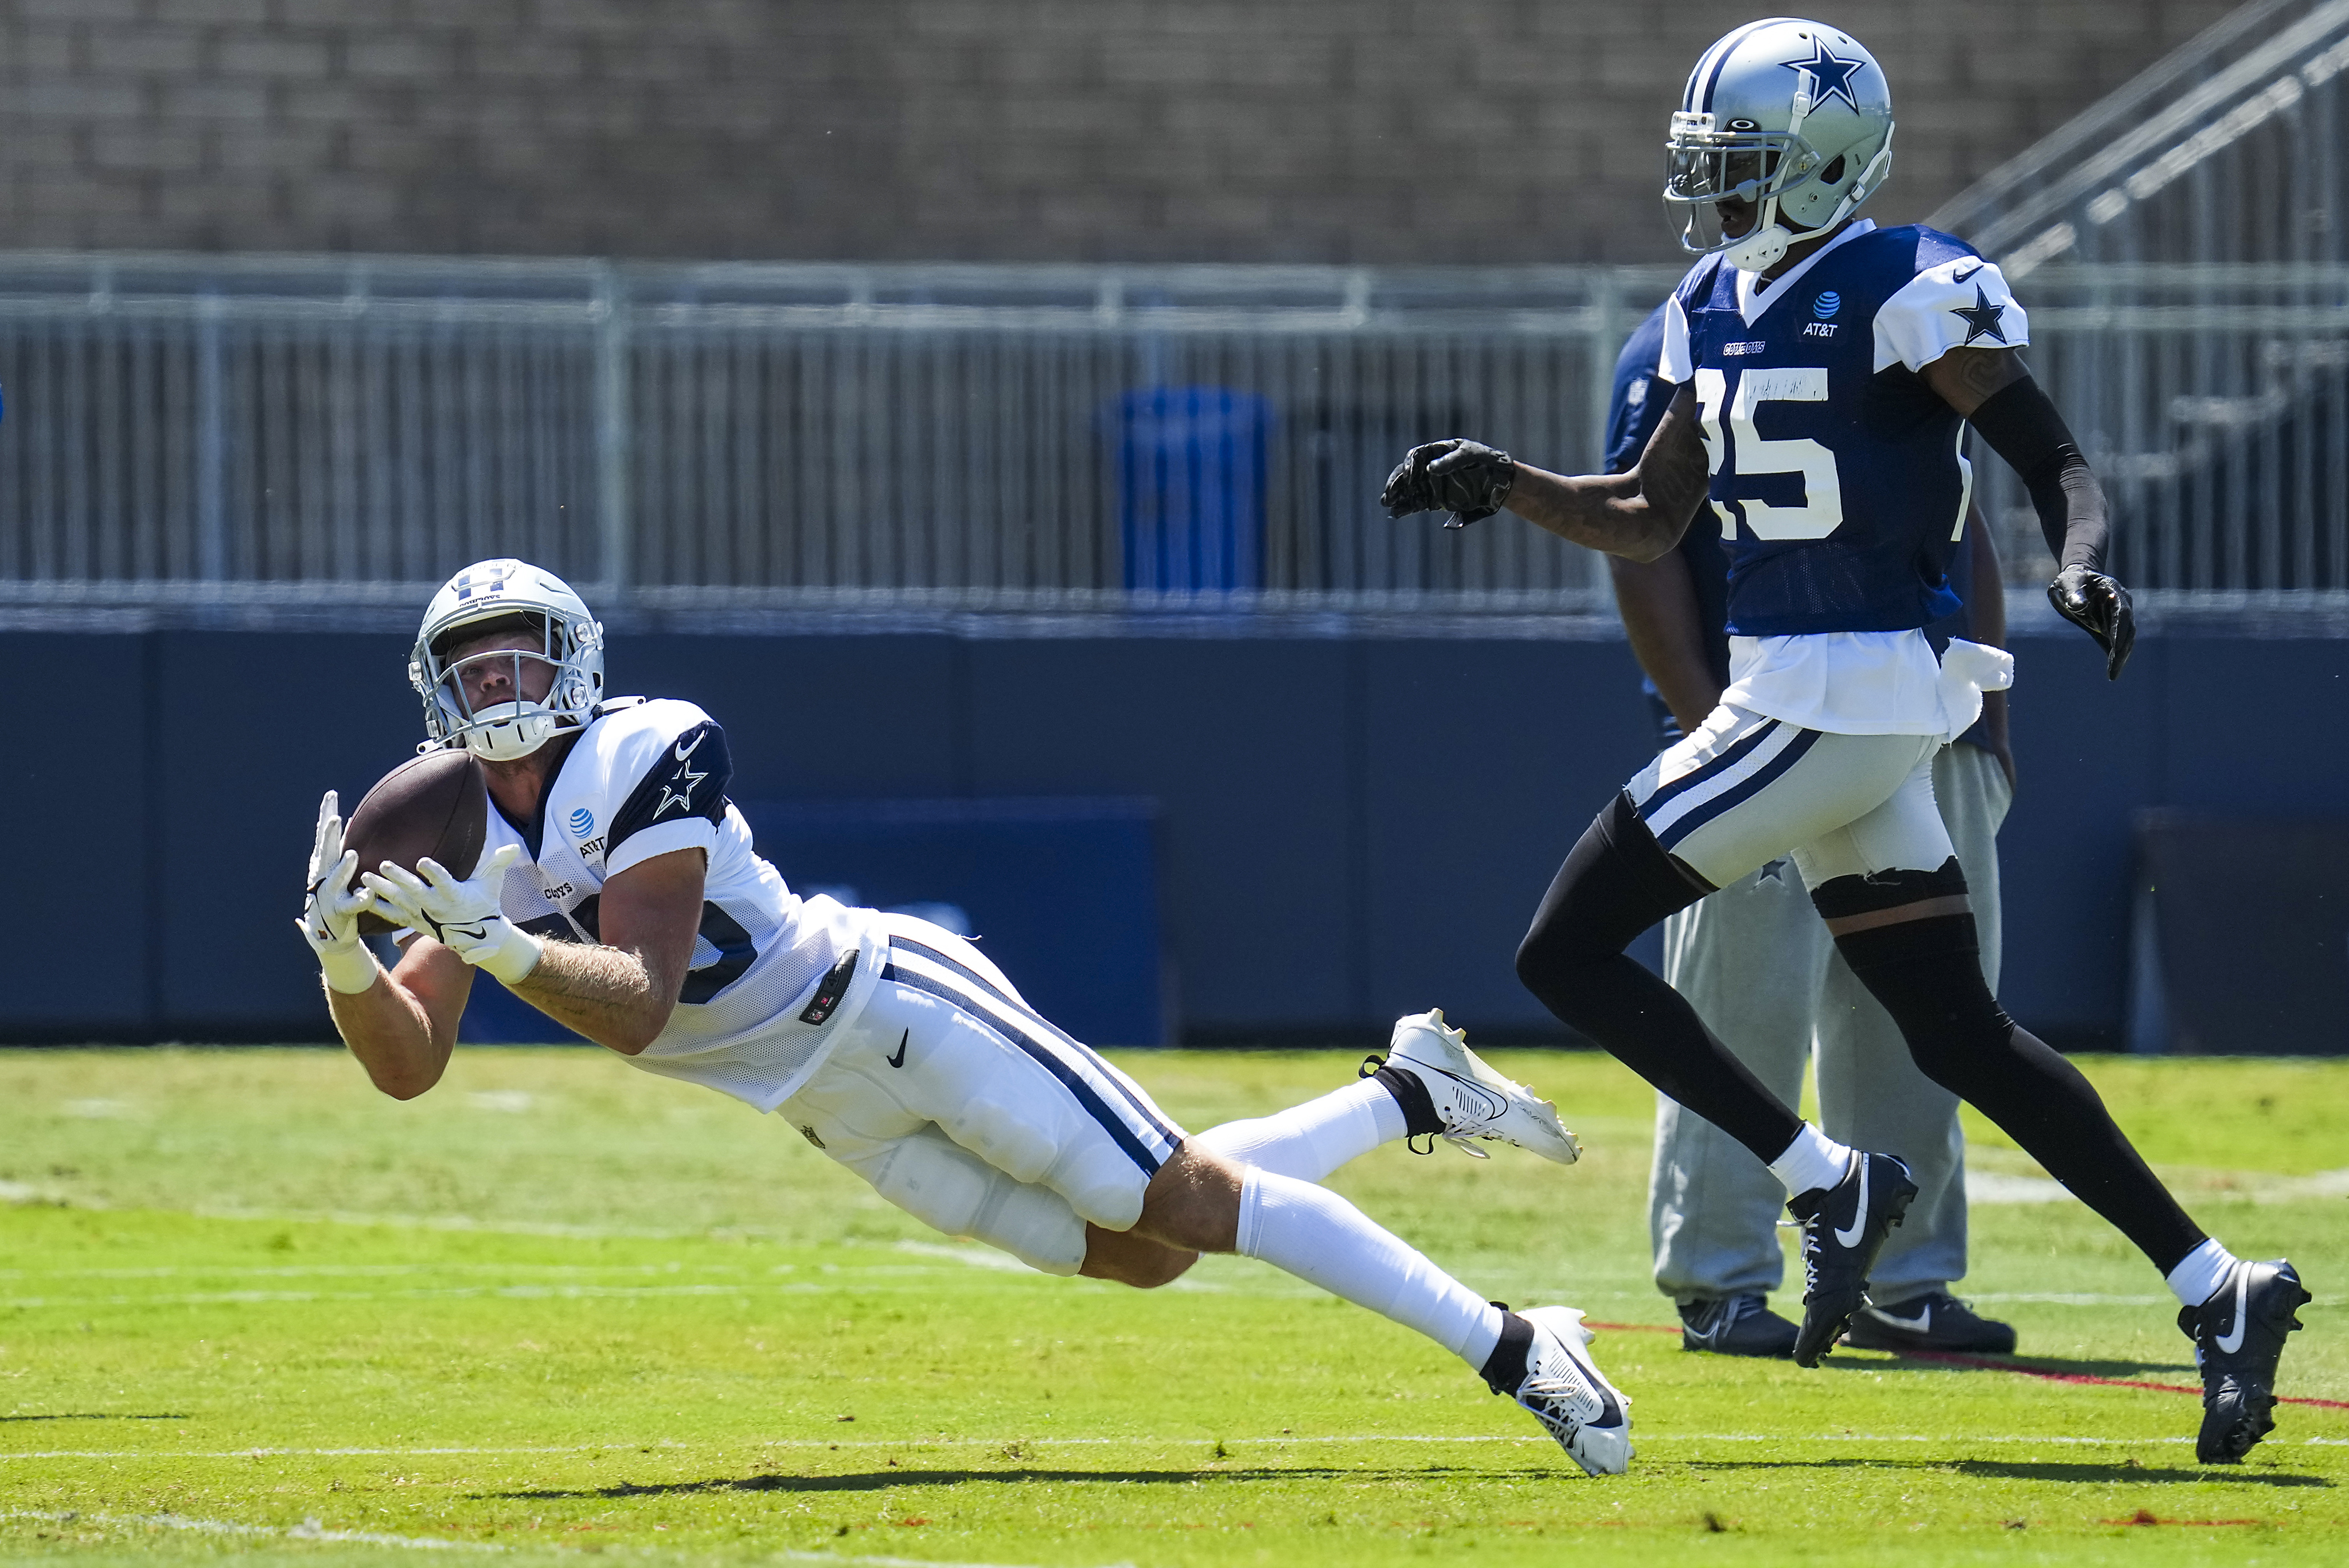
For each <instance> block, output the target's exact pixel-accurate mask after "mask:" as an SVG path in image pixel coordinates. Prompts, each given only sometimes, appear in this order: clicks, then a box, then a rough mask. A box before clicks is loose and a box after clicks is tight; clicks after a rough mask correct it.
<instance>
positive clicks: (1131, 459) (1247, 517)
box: [1104, 387, 1272, 593]
mask: <svg viewBox="0 0 2349 1568" xmlns="http://www.w3.org/2000/svg"><path fill="white" fill-rule="evenodd" d="M1104 413H1105V415H1106V416H1107V417H1106V420H1105V422H1106V423H1107V424H1108V426H1109V430H1108V434H1109V437H1110V440H1111V441H1112V442H1113V443H1114V445H1115V447H1116V455H1117V512H1118V531H1119V535H1120V537H1121V538H1122V540H1123V544H1124V547H1125V586H1126V587H1127V588H1128V589H1129V590H1139V591H1143V592H1149V593H1200V592H1210V591H1229V590H1231V589H1234V588H1260V587H1263V586H1264V489H1265V464H1266V448H1267V446H1268V442H1269V440H1270V437H1271V431H1272V404H1271V403H1270V402H1269V401H1268V400H1266V399H1263V398H1260V397H1258V396H1257V395H1256V394H1255V393H1253V392H1237V391H1234V390H1232V389H1230V388H1228V387H1143V388H1138V389H1135V390H1133V391H1131V392H1127V393H1125V394H1124V395H1123V396H1122V397H1120V398H1119V399H1118V400H1116V401H1115V402H1114V403H1112V405H1111V406H1110V407H1109V409H1107V410H1104Z"/></svg>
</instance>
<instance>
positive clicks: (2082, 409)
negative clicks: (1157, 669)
mask: <svg viewBox="0 0 2349 1568" xmlns="http://www.w3.org/2000/svg"><path fill="white" fill-rule="evenodd" d="M1674 275H1675V273H1674V270H1673V269H1661V270H1660V269H1654V268H1645V269H1638V268H1597V267H1576V268H1516V269H1504V270H1448V271H1423V272H1407V271H1362V270H1346V269H1336V268H1226V267H1164V268H1114V267H1106V268H1105V267H1066V266H1054V267H1002V266H951V267H949V266H873V267H857V266H845V265H723V266H719V265H710V266H690V265H646V266H616V265H605V264H599V263H588V262H519V261H517V262H435V261H423V260H414V259H400V258H288V257H274V258H273V257H244V258H210V257H204V258H191V257H156V256H88V255H78V256H66V255H55V256H42V255H16V256H0V388H5V399H6V416H5V420H0V609H11V608H13V609H15V610H18V611H21V610H23V609H24V608H26V607H47V608H49V609H51V610H62V611H71V610H73V609H74V607H88V608H89V609H90V610H92V611H93V612H96V611H98V610H101V609H105V608H107V607H129V608H133V609H136V608H139V607H146V608H147V609H149V610H152V609H155V608H158V607H229V608H234V607H245V608H246V609H249V610H254V611H264V610H267V609H268V608H269V607H308V608H310V609H313V610H316V609H322V608H324V609H334V608H341V609H346V610H350V611H354V612H356V611H358V610H361V609H364V608H365V607H369V606H375V607H381V616H379V617H378V618H388V617H389V616H390V615H391V612H392V610H393V609H394V608H395V607H396V608H397V609H398V613H399V614H400V615H406V614H409V613H412V612H413V610H414V608H415V607H416V606H418V605H420V604H421V603H422V602H423V597H425V595H426V594H427V593H429V589H430V587H432V586H433V585H434V584H436V583H437V582H438V581H439V580H440V579H441V578H442V577H443V576H445V575H446V574H447V573H448V572H450V571H451V570H453V569H454V568H455V567H456V566H460V565H461V564H463V563H465V562H467V561H470V560H474V559H479V558H481V557H483V556H492V555H499V554H515V555H521V556H528V557H531V558H533V559H537V560H540V561H542V562H543V563H545V564H546V565H548V566H552V567H554V569H556V570H558V571H561V572H563V573H564V575H566V576H570V577H571V578H572V579H573V580H574V581H575V582H577V583H579V584H580V585H582V587H584V588H592V589H593V590H594V592H595V594H596V595H598V596H599V598H598V600H597V602H599V603H602V604H608V605H612V606H613V607H623V606H631V607H641V608H643V609H646V610H647V611H660V610H663V609H665V608H666V609H687V608H702V609H713V608H728V609H732V610H740V611H745V612H765V611H771V610H796V609H813V610H823V611H827V612H829V611H834V610H840V609H853V608H867V609H875V608H877V609H887V610H892V611H911V612H914V613H917V614H926V613H930V612H932V611H940V610H957V609H988V608H1018V607H1028V608H1039V607H1041V608H1051V607H1123V606H1130V605H1134V604H1166V603H1198V602H1203V601H1204V602H1208V603H1213V604H1217V605H1224V606H1240V607H1247V606H1283V605H1285V606H1290V607H1304V608H1308V609H1312V608H1324V607H1331V608H1347V607H1356V608H1363V609H1377V608H1381V607H1400V608H1413V607H1439V608H1449V609H1457V610H1462V611H1473V612H1488V611H1502V610H1517V611H1537V612H1542V613H1553V612H1558V611H1570V610H1578V609H1586V610H1587V609H1592V608H1596V607H1600V606H1603V604H1604V603H1605V601H1606V596H1605V591H1604V587H1603V574H1602V573H1601V572H1600V570H1599V566H1598V564H1597V562H1596V561H1595V559H1594V558H1593V557H1591V556H1588V555H1587V554H1585V553H1584V552H1581V551H1578V550H1576V549H1574V548H1572V547H1570V546H1567V545H1562V544H1560V543H1558V542H1557V541H1556V540H1553V539H1550V538H1548V537H1547V535H1541V534H1539V533H1537V531H1535V530H1533V529H1530V528H1526V527H1522V526H1508V525H1498V526H1496V525H1490V524H1487V525H1480V526H1478V527H1475V528H1471V529H1467V530H1465V531H1462V532H1456V533H1446V532H1444V531H1440V530H1437V529H1434V528H1433V527H1431V526H1428V525H1427V524H1425V523H1424V522H1420V523H1416V524H1410V523H1406V524H1396V523H1391V522H1390V521H1389V520H1388V519H1387V518H1386V517H1385V516H1384V514H1382V513H1381V511H1380V509H1379V507H1378V506H1377V504H1376V503H1377V493H1378V489H1379V486H1380V483H1381V481H1382V480H1383V478H1384V476H1385V473H1386V472H1387V469H1388V468H1389V467H1390V466H1391V465H1392V462H1394V461H1395V459H1396V457H1397V456H1398V454H1399V453H1400V452H1402V450H1403V449H1404V448H1406V447H1408V446H1409V445H1411V444H1412V443H1413V442H1414V441H1421V440H1426V439H1432V438H1433V437H1437V436H1441V435H1446V434H1454V433H1473V434H1475V435H1477V436H1479V437H1481V438H1483V439H1485V440H1489V441H1495V442H1497V443H1499V444H1502V445H1505V446H1506V447H1508V448H1509V449H1510V450H1511V451H1513V452H1517V453H1518V454H1520V455H1522V456H1525V457H1526V458H1528V459H1530V460H1533V461H1537V462H1544V463H1545V464H1547V465H1553V466H1557V467H1562V468H1569V469H1573V468H1581V467H1585V466H1588V465H1589V464H1590V463H1592V462H1594V461H1595V459H1596V456H1597V446H1598V439H1597V438H1598V429H1599V423H1600V419H1601V415H1602V413H1603V408H1604V400H1605V394H1606V389H1607V383H1608V379H1609V370H1610V369H1611V367H1612V363H1613V359H1614V357H1615V354H1616V351H1617V349H1618V348H1619V344H1620V342H1621V340H1622V338H1623V337H1625V336H1626V335H1627V334H1628V333H1629V331H1630V328H1631V327H1632V326H1633V325H1635V324H1636V323H1637V321H1638V320H1639V319H1640V317H1641V316H1642V315H1644V314H1645V313H1646V311H1647V310H1648V309H1649V308H1650V307H1651V306H1652V305H1653V304H1654V303H1655V301H1657V300H1658V299H1660V298H1661V296H1663V294H1664V293H1665V291H1666V290H1667V289H1668V288H1669V287H1670V286H1671V282H1672V281H1673V278H1674ZM2023 297H2024V300H2025V303H2026V305H2027V306H2029V307H2030V309H2031V312H2032V321H2033V339H2034V342H2033V348H2032V349H2031V351H2030V353H2031V358H2033V362H2034V364H2035V365H2036V366H2037V368H2038V369H2039V373H2040V374H2041V376H2042V377H2043V379H2045V380H2047V382H2048V383H2049V384H2050V386H2051V388H2052V389H2054V392H2055V395H2056V397H2057V399H2058V400H2059V402H2061V403H2062V404H2063V406H2064V408H2065V410H2066V411H2067V414H2068V415H2069V417H2070V419H2071V422H2072V424H2073V426H2074V428H2075V431H2078V432H2079V433H2080V434H2081V436H2082V439H2083V441H2084V442H2085V443H2086V444H2088V445H2089V446H2090V447H2091V449H2092V455H2093V456H2094V457H2095V459H2096V461H2097V462H2098V463H2099V465H2100V467H2101V468H2102V469H2103V471H2104V472H2105V473H2106V476H2107V481H2108V483H2109V484H2110V486H2111V487H2112V489H2113V491H2114V495H2115V500H2116V509H2117V513H2118V516H2119V536H2120V545H2119V546H2118V548H2119V552H2120V554H2119V560H2120V564H2121V568H2122V570H2123V572H2124V574H2125V575H2127V576H2129V577H2130V580H2131V581H2132V582H2133V583H2137V584H2139V585H2141V586H2144V587H2148V588H2154V589H2161V588H2178V589H2189V590H2200V591H2209V590H2227V591H2248V592H2261V593H2266V592H2271V591H2273V590H2278V589H2291V590H2309V589H2330V590H2344V589H2349V539H2344V527H2349V524H2344V514H2349V483H2344V470H2349V400H2344V374H2349V267H2344V266H2342V265H2321V264H2306V263H2300V264H2289V265H2287V264H2262V265H2237V266H2207V265H2206V266H2195V265H2124V266H2110V265H2106V266H2085V265H2077V264H2070V263H2066V264H2062V265H2047V266H2045V267H2044V268H2043V269H2041V270H2039V271H2037V272H2035V273H2033V275H2031V276H2030V277H2029V278H2028V280H2027V283H2026V285H2025V286H2024V288H2023ZM1977 476H1978V483H1979V484H1980V493H1981V494H1982V497H1983V500H1984V502H1985V504H1986V506H1987V507H1988V509H1989V511H1990V514H1991V515H1992V517H1993V518H1994V519H1995V520H1996V521H1997V522H1998V524H2000V526H2001V527H2002V530H2004V531H2005V534H2006V538H2007V542H2008V543H2009V544H2010V546H2011V548H2010V551H2009V555H2010V558H2011V562H2012V564H2013V570H2014V571H2015V572H2016V573H2017V574H2018V575H2019V576H2030V575H2033V574H2035V573H2036V572H2037V571H2038V570H2040V569H2041V567H2042V566H2044V561H2041V560H2039V559H2035V558H2034V556H2035V553H2036V552H2037V545H2036V543H2035V541H2036V529H2035V527H2033V525H2031V524H2030V522H2029V513H2028V508H2027V505H2026V504H2025V503H2024V501H2023V497H2022V495H2021V494H2020V492H2019V490H2018V489H2017V487H2016V486H2015V485H2014V484H2013V482H2012V476H2010V475H2007V474H2006V473H2005V472H2004V471H2003V469H2002V466H2001V465H2000V464H1998V463H1997V462H1995V460H1990V461H1985V462H1979V463H1978V464H1977Z"/></svg>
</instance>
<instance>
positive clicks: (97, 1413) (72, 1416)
mask: <svg viewBox="0 0 2349 1568" xmlns="http://www.w3.org/2000/svg"><path fill="white" fill-rule="evenodd" d="M187 1418H188V1417H185V1416H128V1415H119V1414H117V1413H115V1412H114V1411H111V1410H64V1411H59V1412H58V1413H57V1414H56V1415H54V1416H0V1421H184V1420H186V1419H187Z"/></svg>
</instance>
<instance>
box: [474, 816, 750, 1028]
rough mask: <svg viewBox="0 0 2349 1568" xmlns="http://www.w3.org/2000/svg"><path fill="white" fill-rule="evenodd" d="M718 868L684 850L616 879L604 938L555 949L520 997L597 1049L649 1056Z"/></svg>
mask: <svg viewBox="0 0 2349 1568" xmlns="http://www.w3.org/2000/svg"><path fill="white" fill-rule="evenodd" d="M708 870H709V856H708V854H707V853H705V852H704V851H702V850H699V849H675V850H671V851H670V852H669V853H667V855H656V856H654V857H652V858H651V859H649V860H646V861H642V862H640V863H639V864H637V865H635V866H631V867H628V868H627V869H626V870H625V871H622V872H620V873H619V874H618V875H616V876H615V877H612V878H611V879H610V880H609V881H607V882H605V884H604V893H603V898H602V900H601V902H600V905H599V909H598V918H597V931H598V934H599V935H600V936H601V937H602V939H603V940H602V941H601V942H599V943H597V944H595V945H594V946H589V945H586V944H584V943H580V942H562V941H554V942H548V943H546V944H545V946H544V948H543V950H542V953H541V957H540V959H539V962H538V965H537V967H536V968H534V969H533V970H532V971H530V972H529V973H528V974H527V975H524V976H523V978H522V979H521V980H520V981H516V982H515V983H514V986H513V992H514V994H515V995H516V996H519V997H521V998H522V999H523V1001H525V1002H529V1003H530V1004H531V1005H532V1006H533V1007H535V1008H537V1009H538V1010H539V1011H540V1012H543V1013H545V1014H546V1015H547V1016H548V1017H549V1018H552V1019H554V1021H555V1022H556V1023H561V1024H563V1025H564V1026H565V1027H566V1028H571V1029H575V1030H577V1031H578V1032H579V1033H582V1034H585V1036H587V1038H588V1039H590V1040H593V1041H595V1043H596V1044H598V1045H603V1046H607V1047H609V1048H610V1049H612V1050H614V1051H617V1052H618V1053H620V1054H622V1055H623V1056H635V1055H638V1054H642V1052H643V1051H644V1049H645V1047H646V1046H647V1045H649V1044H652V1043H653V1041H654V1040H655V1038H657V1036H658V1035H659V1033H660V1032H661V1031H662V1030H663V1029H665V1028H667V1026H668V1015H669V1014H670V1013H671V1012H675V1011H676V1010H677V997H678V992H680V991H682V990H683V989H684V988H685V977H686V972H687V971H688V968H689V967H690V966H691V964H692V962H693V942H694V938H695V937H696V936H697V935H698V934H699V932H700V929H701V908H702V886H703V881H704V879H705V877H706V876H707V875H708Z"/></svg>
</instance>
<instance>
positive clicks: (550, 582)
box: [408, 560, 604, 763]
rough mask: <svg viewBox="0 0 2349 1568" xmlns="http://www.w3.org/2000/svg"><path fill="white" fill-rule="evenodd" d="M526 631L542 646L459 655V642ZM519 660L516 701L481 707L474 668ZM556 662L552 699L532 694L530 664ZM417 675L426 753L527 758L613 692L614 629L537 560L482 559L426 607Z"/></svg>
mask: <svg viewBox="0 0 2349 1568" xmlns="http://www.w3.org/2000/svg"><path fill="white" fill-rule="evenodd" d="M509 630H511V631H518V632H525V633H528V634H529V635H531V636H532V637H533V638H534V639H536V640H537V643H538V651H536V652H534V653H533V652H529V651H525V650H523V649H497V650H492V651H489V652H484V653H476V654H472V655H470V656H468V657H466V658H463V659H455V660H451V659H450V657H449V655H450V649H454V648H458V647H461V646H463V645H464V644H466V643H468V642H471V641H474V640H476V639H480V638H482V637H487V636H490V635H492V633H497V632H503V631H509ZM496 660H506V661H511V664H512V670H511V674H512V686H511V688H510V690H511V691H512V692H513V694H514V700H513V701H504V702H496V703H492V704H491V705H489V706H487V707H485V708H483V709H482V710H481V711H480V712H478V713H476V712H474V711H472V705H471V702H470V701H468V700H467V698H466V696H465V683H464V680H463V674H464V671H466V670H469V669H472V668H475V667H477V666H481V665H483V664H486V663H489V662H491V661H496ZM526 664H543V665H547V666H550V667H552V670H553V672H554V675H553V680H552V682H551V684H550V685H549V687H548V689H547V692H546V696H545V698H544V699H543V701H528V700H526V699H524V698H523V692H524V691H526V690H527V687H526V686H525V684H524V671H523V666H524V665H526ZM408 683H409V685H410V686H413V687H415V688H416V694H417V695H418V696H419V697H420V698H422V699H423V700H424V732H425V733H426V734H428V735H429V736H431V737H432V738H431V739H430V740H429V741H427V742H425V743H424V744H423V745H422V746H419V748H417V749H418V750H419V751H430V750H432V749H433V748H434V747H436V746H453V745H460V744H461V745H463V746H464V747H465V748H466V749H467V750H468V751H470V752H471V753H473V754H474V755H475V756H477V757H480V758H481V759H482V760H484V761H486V762H499V763H503V762H512V761H513V760H514V759H515V758H516V757H526V756H528V755H530V754H531V753H533V752H534V751H536V750H538V748H539V747H541V746H543V745H544V744H546V742H548V741H550V740H552V739H554V736H555V735H556V734H557V733H558V732H561V731H564V730H574V729H579V728H581V727H583V726H585V724H586V723H587V722H588V721H589V720H591V719H592V718H594V717H595V705H596V704H597V703H598V702H600V701H603V700H604V628H603V624H602V623H601V622H599V621H597V620H596V619H595V618H594V617H593V616H591V615H589V614H588V613H587V606H586V605H585V603H584V602H582V600H581V599H580V597H579V596H578V595H577V594H574V593H573V592H572V591H571V585H570V584H568V583H566V582H564V580H563V579H562V578H561V577H558V576H555V575H554V573H553V572H549V571H544V570H542V569H541V568H539V567H537V566H532V565H531V564H530V563H529V562H527V561H513V560H505V561H478V562H476V563H474V564H473V565H472V566H468V567H466V568H465V569H464V570H463V571H461V572H459V573H458V574H457V575H456V576H453V577H451V578H450V579H449V581H448V582H447V583H446V584H445V585H443V587H441V589H440V592H439V593H437V594H434V595H433V596H432V602H431V603H430V604H429V605H427V606H425V607H424V624H423V625H422V626H421V627H419V628H417V632H416V647H415V649H414V650H413V651H412V652H410V653H409V656H408Z"/></svg>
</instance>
